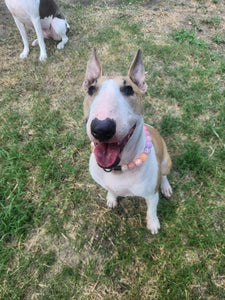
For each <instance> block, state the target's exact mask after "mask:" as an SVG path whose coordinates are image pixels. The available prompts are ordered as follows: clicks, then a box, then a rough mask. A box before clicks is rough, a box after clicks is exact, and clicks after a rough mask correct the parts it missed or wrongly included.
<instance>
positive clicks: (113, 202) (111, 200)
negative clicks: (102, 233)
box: [106, 192, 117, 208]
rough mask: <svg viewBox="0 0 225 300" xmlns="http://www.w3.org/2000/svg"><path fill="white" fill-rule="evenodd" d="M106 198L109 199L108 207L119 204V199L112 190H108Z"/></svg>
mask: <svg viewBox="0 0 225 300" xmlns="http://www.w3.org/2000/svg"><path fill="white" fill-rule="evenodd" d="M106 200H107V206H108V208H114V207H116V206H117V199H116V197H115V196H114V195H112V194H111V193H110V192H108V194H107V197H106Z"/></svg>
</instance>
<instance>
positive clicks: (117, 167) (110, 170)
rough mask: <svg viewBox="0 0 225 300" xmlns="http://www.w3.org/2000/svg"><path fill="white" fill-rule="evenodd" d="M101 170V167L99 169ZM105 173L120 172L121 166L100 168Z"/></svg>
mask: <svg viewBox="0 0 225 300" xmlns="http://www.w3.org/2000/svg"><path fill="white" fill-rule="evenodd" d="M101 168H102V167H101ZM102 169H103V170H104V171H105V172H107V173H110V172H112V171H121V166H115V167H112V168H102Z"/></svg>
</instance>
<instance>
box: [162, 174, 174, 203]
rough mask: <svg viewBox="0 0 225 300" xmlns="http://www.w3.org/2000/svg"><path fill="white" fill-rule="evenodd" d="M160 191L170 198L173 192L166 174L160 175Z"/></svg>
mask: <svg viewBox="0 0 225 300" xmlns="http://www.w3.org/2000/svg"><path fill="white" fill-rule="evenodd" d="M161 191H162V193H163V195H164V196H165V197H166V198H170V197H171V196H172V194H173V190H172V188H171V185H170V183H169V181H168V179H167V177H166V176H163V177H162V182H161Z"/></svg>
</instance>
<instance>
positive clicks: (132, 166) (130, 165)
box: [127, 161, 135, 170]
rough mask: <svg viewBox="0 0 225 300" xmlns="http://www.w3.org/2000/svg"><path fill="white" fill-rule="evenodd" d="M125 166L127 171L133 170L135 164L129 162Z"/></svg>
mask: <svg viewBox="0 0 225 300" xmlns="http://www.w3.org/2000/svg"><path fill="white" fill-rule="evenodd" d="M127 166H128V169H129V170H133V169H134V168H135V163H134V162H133V161H131V162H130V163H129V164H128V165H127Z"/></svg>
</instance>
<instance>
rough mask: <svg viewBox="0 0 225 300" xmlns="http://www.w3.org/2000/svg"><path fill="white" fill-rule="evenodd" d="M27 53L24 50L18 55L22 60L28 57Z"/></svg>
mask: <svg viewBox="0 0 225 300" xmlns="http://www.w3.org/2000/svg"><path fill="white" fill-rule="evenodd" d="M28 53H29V50H28V51H27V50H24V51H23V52H22V53H20V58H21V59H24V58H26V57H27V56H28Z"/></svg>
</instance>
